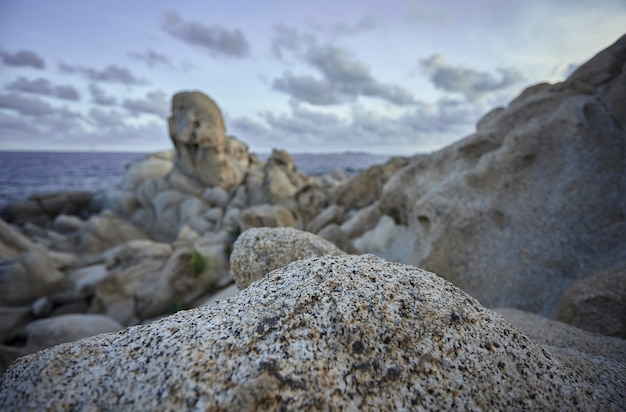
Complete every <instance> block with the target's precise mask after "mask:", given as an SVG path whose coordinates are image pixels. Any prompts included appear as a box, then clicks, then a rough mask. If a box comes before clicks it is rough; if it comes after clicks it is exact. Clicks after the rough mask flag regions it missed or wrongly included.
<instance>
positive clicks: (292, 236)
mask: <svg viewBox="0 0 626 412" xmlns="http://www.w3.org/2000/svg"><path fill="white" fill-rule="evenodd" d="M343 254H345V252H343V251H341V250H340V249H338V248H337V247H336V246H335V245H333V244H332V243H330V242H329V241H327V240H325V239H322V238H321V237H319V236H315V235H314V234H312V233H308V232H303V231H301V230H297V229H294V228H289V227H286V228H274V229H270V228H255V229H249V230H246V231H245V232H243V233H242V234H241V235H240V236H239V237H238V238H237V241H235V244H234V245H233V252H232V254H231V255H230V268H231V271H232V273H233V277H234V278H235V283H236V284H237V287H238V288H239V289H240V290H243V289H245V288H246V287H248V285H250V284H251V283H252V282H254V281H256V280H259V279H261V278H263V277H264V276H265V275H266V274H268V273H269V272H271V271H272V270H274V269H278V268H281V267H283V266H287V265H288V264H289V263H291V262H295V261H297V260H301V259H307V258H310V257H314V256H325V255H333V256H336V255H343Z"/></svg>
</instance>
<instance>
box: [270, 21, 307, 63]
mask: <svg viewBox="0 0 626 412" xmlns="http://www.w3.org/2000/svg"><path fill="white" fill-rule="evenodd" d="M312 41H314V38H313V36H310V35H306V34H302V33H301V32H300V31H299V30H298V29H296V28H295V27H289V26H285V25H284V24H277V25H276V26H274V35H273V36H272V43H271V46H270V47H271V49H272V54H273V55H274V56H275V57H277V58H279V59H283V57H284V53H285V52H291V53H295V52H298V51H300V50H301V49H302V45H303V44H304V43H310V42H312Z"/></svg>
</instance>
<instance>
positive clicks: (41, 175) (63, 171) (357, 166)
mask: <svg viewBox="0 0 626 412" xmlns="http://www.w3.org/2000/svg"><path fill="white" fill-rule="evenodd" d="M164 150H168V149H164ZM150 153H152V152H104V151H102V152H101V151H35V150H33V151H28V150H22V151H18V150H12V151H0V210H2V209H4V208H5V207H6V206H7V205H8V204H10V203H14V202H19V201H23V200H26V199H27V198H28V197H29V196H32V195H34V194H41V193H49V192H58V191H63V190H85V191H89V192H97V191H99V190H103V189H106V188H108V187H112V186H115V185H117V184H119V183H120V182H121V180H122V178H123V177H124V172H125V170H126V165H127V164H128V163H130V162H132V161H133V160H136V159H139V158H141V157H144V156H146V155H148V154H150ZM257 155H258V156H259V159H261V160H263V161H265V160H266V159H267V158H268V157H269V156H270V153H258V154H257ZM291 156H292V157H293V159H294V163H295V164H296V167H297V168H298V170H299V171H300V172H301V173H304V174H307V175H312V176H313V175H320V174H323V173H328V172H332V171H334V170H343V171H345V172H347V173H356V172H358V171H360V170H364V169H366V168H368V167H370V166H373V165H375V164H382V163H384V162H385V161H387V160H388V159H389V158H391V157H392V156H391V155H376V154H370V153H366V152H357V151H349V152H343V153H293V154H291Z"/></svg>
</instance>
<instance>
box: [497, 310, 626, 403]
mask: <svg viewBox="0 0 626 412" xmlns="http://www.w3.org/2000/svg"><path fill="white" fill-rule="evenodd" d="M497 311H498V312H499V313H500V314H501V315H502V316H503V317H504V318H505V319H506V320H507V321H509V322H510V323H511V324H512V325H513V326H514V327H515V328H517V329H519V330H520V331H521V332H522V333H523V334H524V335H525V336H526V337H528V338H530V339H531V340H532V341H533V342H535V343H537V344H539V345H541V346H542V347H543V348H545V349H546V350H547V351H548V352H549V353H550V354H552V355H553V356H554V357H555V358H556V359H557V360H558V361H560V362H561V364H562V365H564V366H566V367H568V368H570V369H572V370H573V371H574V372H576V373H577V374H578V375H580V376H581V377H583V378H584V379H585V380H588V381H593V382H595V383H596V385H598V386H599V387H600V386H602V387H605V388H606V389H607V390H609V391H611V392H613V394H612V397H613V398H614V399H617V400H619V402H617V404H618V405H620V404H621V409H623V408H624V405H626V379H624V371H625V370H626V341H625V340H623V339H618V338H612V337H608V336H602V335H598V334H595V333H590V332H586V331H584V330H581V329H578V328H575V327H573V326H570V325H567V324H565V323H562V322H558V321H555V320H552V319H547V318H545V317H543V316H539V315H535V314H533V313H529V312H524V311H520V310H516V309H497ZM598 408H600V409H602V408H603V407H601V406H598ZM606 409H609V408H606ZM618 409H619V408H618Z"/></svg>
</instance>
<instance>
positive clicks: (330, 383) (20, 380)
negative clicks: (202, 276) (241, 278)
mask: <svg viewBox="0 0 626 412" xmlns="http://www.w3.org/2000/svg"><path fill="white" fill-rule="evenodd" d="M594 361H595V362H597V364H596V365H595V366H596V367H597V368H598V369H602V368H603V366H604V367H605V368H609V367H611V366H612V365H615V363H612V361H610V360H606V359H589V358H588V359H583V360H582V362H594ZM623 384H624V381H623V376H622V377H620V379H619V380H618V381H616V382H607V383H606V384H604V382H601V381H599V380H598V379H588V378H587V377H586V376H584V375H582V376H581V375H580V374H579V373H578V372H577V371H576V370H574V369H572V368H570V367H568V366H567V365H565V364H563V363H561V362H559V361H558V360H557V359H555V356H553V355H551V354H550V352H549V351H547V350H545V349H543V348H542V347H540V346H538V345H537V344H535V343H533V342H532V341H530V340H529V339H527V338H526V337H525V336H524V335H522V334H521V333H520V332H519V331H517V330H516V329H514V328H513V327H512V326H511V325H510V324H509V323H508V322H506V321H505V320H504V319H503V318H502V317H501V316H500V315H498V314H496V313H495V312H492V311H490V310H488V309H485V308H484V307H482V306H481V305H480V304H479V303H478V302H477V301H476V300H475V299H473V298H471V297H470V296H468V295H467V294H465V293H463V292H462V291H460V290H459V289H457V288H455V287H454V286H452V285H451V284H450V283H448V282H446V281H445V280H443V279H441V278H439V277H437V276H436V275H433V274H431V273H428V272H424V271H421V270H419V269H416V268H412V267H408V266H404V265H400V264H394V263H387V262H385V261H383V260H381V259H379V258H376V257H373V256H333V257H331V256H325V257H321V258H313V259H309V260H303V261H299V262H296V263H293V264H291V265H289V266H287V267H285V268H282V269H279V270H276V271H274V272H273V273H271V274H270V275H269V276H268V277H266V278H265V279H263V280H262V281H260V282H256V283H254V284H253V285H251V286H250V287H249V288H248V289H246V290H244V291H241V292H240V293H238V294H237V295H236V296H234V297H231V298H229V299H226V300H222V301H220V302H218V303H215V304H212V305H209V306H206V307H202V308H199V309H194V310H190V311H184V312H179V313H177V314H175V315H172V316H169V317H166V318H163V319H161V320H158V321H156V322H153V323H151V324H149V325H142V326H137V327H134V328H128V329H126V330H124V331H122V332H118V333H114V334H105V335H99V336H95V337H90V338H87V339H83V340H81V341H78V342H74V343H72V344H64V345H59V346H56V347H54V348H50V349H47V350H45V351H42V352H39V353H37V354H34V355H29V356H26V357H23V358H20V359H18V360H17V361H16V362H15V363H14V364H13V365H12V366H11V367H10V368H9V369H8V370H7V372H6V373H5V375H4V378H3V380H2V382H1V383H0V385H1V386H0V408H2V409H7V410H10V409H17V408H21V407H23V405H28V406H29V407H30V408H33V409H50V408H52V407H58V408H62V409H67V410H70V409H116V408H119V406H120V405H125V409H133V410H155V409H177V410H178V409H198V410H258V409H265V410H274V409H275V410H364V409H372V410H374V409H376V410H381V409H394V410H409V409H420V410H421V409H423V410H454V409H473V410H482V409H489V410H491V409H494V410H511V409H513V410H542V409H546V410H570V409H580V410H595V409H596V408H598V406H599V405H601V407H602V408H605V409H608V410H611V409H615V410H618V409H621V407H622V406H623V405H624V401H625V399H624V392H623ZM94 388H95V389H97V390H95V389H94Z"/></svg>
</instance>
